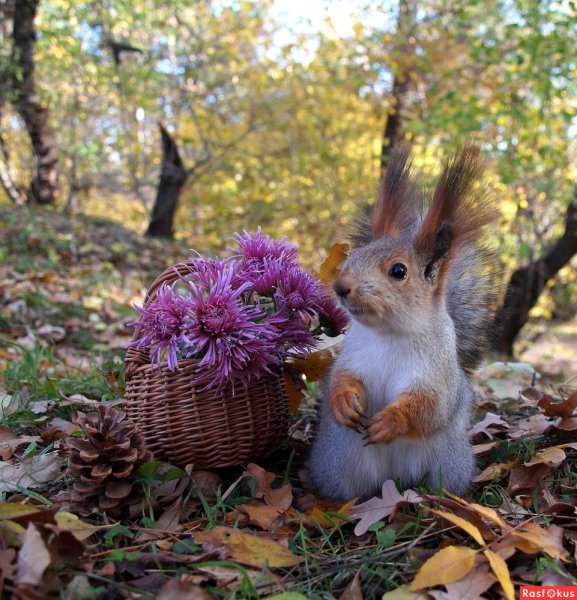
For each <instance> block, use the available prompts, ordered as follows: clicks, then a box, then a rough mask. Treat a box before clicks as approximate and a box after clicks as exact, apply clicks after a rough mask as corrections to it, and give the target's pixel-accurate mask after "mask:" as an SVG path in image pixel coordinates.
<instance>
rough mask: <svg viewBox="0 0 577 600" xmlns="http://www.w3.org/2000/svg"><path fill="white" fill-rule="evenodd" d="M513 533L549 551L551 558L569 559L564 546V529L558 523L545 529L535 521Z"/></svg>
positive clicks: (532, 544) (538, 547)
mask: <svg viewBox="0 0 577 600" xmlns="http://www.w3.org/2000/svg"><path fill="white" fill-rule="evenodd" d="M511 535H512V536H513V537H516V538H519V539H521V540H524V541H525V542H529V544H530V545H531V546H534V547H535V548H537V549H538V550H541V551H542V552H545V553H547V554H548V555H549V556H550V557H551V558H560V559H561V560H563V561H567V551H566V550H565V548H564V547H563V530H562V529H561V528H560V527H558V526H557V525H551V527H549V529H543V527H539V525H536V524H535V523H527V524H526V525H524V526H523V528H522V529H521V530H520V531H514V532H512V533H511Z"/></svg>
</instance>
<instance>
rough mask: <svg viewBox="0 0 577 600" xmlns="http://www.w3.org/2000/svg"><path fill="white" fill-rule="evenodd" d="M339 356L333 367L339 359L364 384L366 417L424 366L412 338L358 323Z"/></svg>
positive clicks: (413, 379) (408, 385) (414, 378)
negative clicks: (401, 336)
mask: <svg viewBox="0 0 577 600" xmlns="http://www.w3.org/2000/svg"><path fill="white" fill-rule="evenodd" d="M339 358H340V359H341V360H338V359H337V365H336V366H337V368H338V366H339V363H340V362H341V361H342V364H343V367H344V368H346V370H347V371H351V372H352V373H354V374H355V375H358V376H359V377H360V378H361V380H362V381H363V383H364V384H365V388H366V391H367V400H368V405H367V416H368V417H371V416H373V415H374V414H375V413H376V412H378V411H379V410H381V409H382V408H384V407H385V406H386V405H388V404H390V403H391V402H393V401H394V400H395V399H396V398H397V397H398V396H399V394H400V393H401V392H403V391H404V390H407V389H410V388H411V387H413V386H414V384H415V382H417V381H418V379H419V376H420V374H421V372H422V371H423V369H424V368H425V365H424V364H423V362H422V359H421V355H420V352H419V351H418V348H417V347H415V344H414V342H413V341H412V340H409V339H403V338H399V337H398V336H395V337H385V336H383V335H379V334H377V333H375V332H374V331H372V330H370V329H368V328H366V327H364V326H363V325H360V324H358V323H353V325H352V327H351V331H350V332H349V334H348V337H347V339H346V341H345V348H344V350H343V352H342V354H341V356H340V357H339Z"/></svg>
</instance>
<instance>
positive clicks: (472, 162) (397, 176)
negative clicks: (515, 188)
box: [353, 145, 497, 371]
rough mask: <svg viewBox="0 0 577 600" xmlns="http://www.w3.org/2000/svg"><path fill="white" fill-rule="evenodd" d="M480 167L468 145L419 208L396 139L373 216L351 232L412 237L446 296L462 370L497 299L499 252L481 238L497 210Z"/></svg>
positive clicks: (367, 237) (417, 189)
mask: <svg viewBox="0 0 577 600" xmlns="http://www.w3.org/2000/svg"><path fill="white" fill-rule="evenodd" d="M481 175H482V166H481V163H480V160H479V152H478V149H477V148H476V147H475V146H473V145H467V146H465V147H464V148H463V149H462V150H461V151H459V152H457V153H456V154H455V155H453V156H452V157H450V158H449V159H448V160H447V162H446V163H445V166H444V168H443V171H442V173H441V175H440V177H439V180H438V183H437V186H436V188H435V191H434V194H433V198H432V200H431V202H430V204H429V206H428V208H427V210H426V212H424V210H423V206H424V203H423V193H422V190H421V186H420V185H419V183H418V181H417V180H416V179H415V177H414V176H413V174H412V172H411V161H410V153H409V151H408V150H407V148H406V147H404V146H401V148H400V149H398V150H396V151H395V152H394V154H393V156H392V157H391V161H390V163H389V167H388V169H387V172H386V174H385V177H384V179H383V181H382V182H381V186H380V188H379V195H378V198H377V202H376V204H375V206H374V208H373V210H372V214H371V216H370V218H369V219H367V220H366V221H365V222H364V224H359V226H358V228H357V233H356V235H355V236H353V243H356V244H358V245H364V244H366V243H369V242H370V241H371V240H374V239H378V238H380V237H383V236H386V237H393V238H397V237H398V238H401V237H402V238H407V237H408V238H409V239H410V240H411V241H412V243H413V245H414V248H415V251H416V253H417V256H418V257H419V260H420V262H421V264H422V268H423V275H424V277H425V279H426V280H427V281H429V282H430V284H431V285H434V286H435V287H436V288H437V289H438V290H439V293H444V294H445V296H446V300H447V308H448V311H449V314H450V316H451V317H452V319H453V322H454V325H455V330H456V334H457V349H458V354H459V362H460V364H461V366H462V367H463V369H465V370H466V371H470V370H472V369H474V368H475V367H476V366H477V365H478V362H479V361H480V359H481V357H482V355H483V353H484V352H485V351H486V349H487V346H488V342H489V339H490V327H491V321H492V320H493V315H494V309H495V303H496V289H497V286H496V285H495V283H496V273H497V270H496V266H497V257H496V256H495V255H494V253H493V252H492V251H491V250H490V249H489V248H488V247H487V246H486V244H485V241H484V239H485V228H486V226H487V225H488V224H489V223H491V222H492V221H493V220H494V218H495V216H496V214H497V213H496V211H495V210H494V209H493V207H492V205H491V202H490V200H489V198H488V196H487V194H486V192H485V188H484V187H483V186H482V185H481V182H480V178H481Z"/></svg>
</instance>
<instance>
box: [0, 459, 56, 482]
mask: <svg viewBox="0 0 577 600" xmlns="http://www.w3.org/2000/svg"><path fill="white" fill-rule="evenodd" d="M59 475H60V463H59V461H58V453H57V452H47V453H46V454H42V455H40V456H36V457H34V458H27V459H25V460H23V461H22V462H20V463H19V464H12V463H8V462H0V492H15V491H18V488H19V487H20V488H33V487H37V486H38V485H40V484H41V483H46V482H47V481H53V480H54V479H57V477H58V476H59Z"/></svg>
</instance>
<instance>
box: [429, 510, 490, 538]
mask: <svg viewBox="0 0 577 600" xmlns="http://www.w3.org/2000/svg"><path fill="white" fill-rule="evenodd" d="M431 512H432V513H434V514H436V515H437V516H439V517H441V518H442V519H445V520H446V521H449V522H450V523H453V525H457V527H460V528H461V529H463V530H464V531H466V532H467V533H468V534H469V535H470V536H471V537H472V538H473V539H474V540H475V541H476V542H477V544H479V545H480V546H484V545H485V540H484V539H483V536H482V535H481V532H480V531H479V530H478V529H477V527H475V525H473V524H472V523H469V521H466V520H465V519H463V518H461V517H459V516H457V515H454V514H453V513H450V512H446V511H443V510H435V509H434V508H432V509H431Z"/></svg>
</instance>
